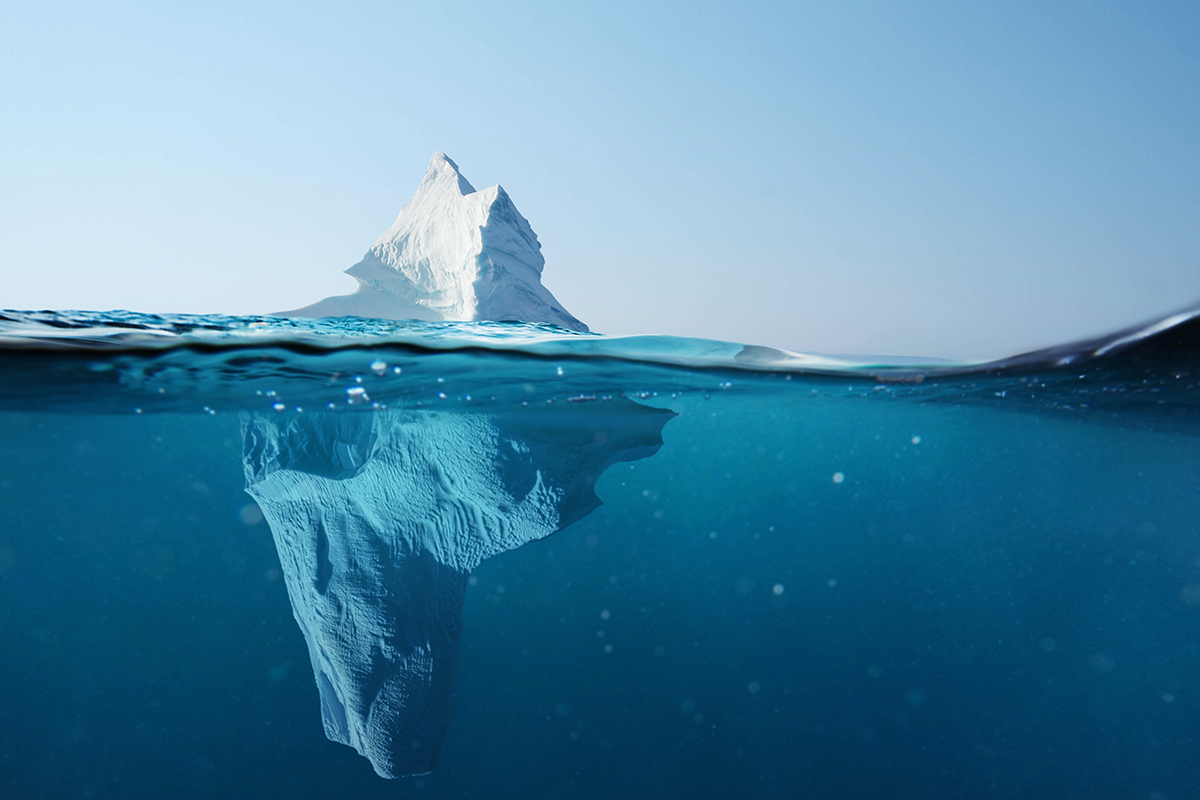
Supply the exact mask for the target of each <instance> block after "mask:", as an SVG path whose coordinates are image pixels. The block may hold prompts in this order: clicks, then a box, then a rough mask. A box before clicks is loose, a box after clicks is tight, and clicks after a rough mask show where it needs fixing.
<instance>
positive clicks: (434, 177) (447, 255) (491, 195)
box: [282, 151, 588, 331]
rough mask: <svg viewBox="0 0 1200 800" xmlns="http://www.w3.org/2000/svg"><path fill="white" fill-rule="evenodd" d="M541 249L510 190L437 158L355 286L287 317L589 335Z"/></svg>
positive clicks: (356, 273)
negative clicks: (496, 324)
mask: <svg viewBox="0 0 1200 800" xmlns="http://www.w3.org/2000/svg"><path fill="white" fill-rule="evenodd" d="M541 249H542V246H541V244H540V243H539V242H538V239H537V235H536V234H535V233H534V232H533V228H531V227H530V225H529V221H528V220H526V219H525V217H523V216H521V212H520V211H518V210H517V207H516V206H515V205H514V204H513V201H512V200H511V199H510V198H509V196H508V193H507V192H505V191H504V189H503V187H501V186H499V185H497V186H492V187H491V188H488V189H482V190H479V191H476V190H475V188H474V187H473V186H472V185H471V184H470V182H469V181H468V180H467V179H466V178H465V177H463V175H462V173H461V172H459V169H458V165H457V164H455V163H454V162H453V161H451V160H450V159H449V158H447V157H446V154H445V153H442V152H440V151H439V152H437V153H434V154H433V158H432V159H430V161H429V169H428V170H427V171H426V173H425V178H424V180H422V181H421V185H420V186H418V187H417V191H416V192H415V193H414V194H413V196H412V199H410V200H409V201H408V202H407V203H405V204H404V208H402V209H401V210H400V215H399V216H398V217H396V221H395V222H394V223H393V224H392V226H391V227H390V228H388V229H387V231H386V232H385V233H384V234H383V235H382V236H380V237H379V239H378V240H377V241H376V242H375V244H374V245H372V247H371V249H370V250H368V251H367V253H366V255H364V256H363V258H362V260H361V261H359V262H358V263H357V264H355V265H354V266H352V267H350V268H349V269H347V270H346V274H348V275H350V276H351V277H353V278H354V279H355V280H356V281H358V288H357V289H356V290H355V291H354V292H353V293H351V294H348V295H339V296H335V297H327V298H325V299H324V300H321V301H319V302H317V303H313V304H312V305H309V306H305V307H304V308H300V309H296V310H295V311H286V312H282V315H283V316H289V317H342V316H357V317H373V318H379V319H397V320H399V319H416V320H422V321H425V322H441V321H443V320H447V321H479V320H519V321H522V322H542V323H551V324H554V325H558V326H560V327H563V328H568V329H570V330H576V331H586V330H587V329H588V328H587V326H586V325H584V324H583V323H582V322H580V321H579V320H578V319H576V318H575V317H574V316H572V315H571V314H570V313H568V312H567V311H566V310H565V309H564V308H563V307H562V304H561V303H559V302H558V300H556V299H555V298H554V295H552V294H551V293H550V290H549V289H547V288H546V287H545V286H543V285H542V269H543V268H544V267H545V264H546V259H545V258H543V257H542V252H541Z"/></svg>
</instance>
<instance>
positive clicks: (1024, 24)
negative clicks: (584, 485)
mask: <svg viewBox="0 0 1200 800" xmlns="http://www.w3.org/2000/svg"><path fill="white" fill-rule="evenodd" d="M0 118H3V123H2V124H0V187H3V191H0V308H16V309H43V308H53V309H96V310H107V309H115V308H125V309H131V310H136V311H147V312H186V313H230V314H256V313H264V312H271V311H279V310H282V309H288V308H296V307H299V306H302V305H306V304H308V303H311V302H314V301H316V300H318V299H320V298H322V297H325V296H328V295H332V294H343V293H346V292H349V291H351V290H352V289H353V288H354V286H355V283H354V281H353V279H352V278H350V277H348V276H345V275H343V274H342V270H344V269H345V268H347V267H349V266H350V265H351V264H353V263H355V262H356V261H358V260H359V258H360V257H361V256H362V254H363V253H364V252H365V251H366V250H367V248H368V247H370V245H371V244H372V243H373V242H374V241H375V239H376V238H377V237H378V236H379V235H380V234H381V233H383V231H384V230H386V229H387V227H388V226H389V225H390V224H391V223H392V221H393V220H394V219H395V216H396V214H397V213H398V212H399V210H400V207H401V206H402V205H403V204H404V202H405V201H406V200H407V199H408V197H409V196H410V195H411V194H412V192H413V190H414V189H415V188H416V186H417V184H418V183H419V182H420V180H421V177H422V175H423V174H424V171H425V167H426V165H427V163H428V160H429V158H430V156H431V155H432V154H433V152H434V151H437V150H443V151H445V152H446V153H447V154H448V155H449V156H450V157H451V158H452V159H454V160H455V162H456V163H457V164H458V165H459V166H460V168H461V169H462V171H463V174H464V175H466V176H467V178H468V179H469V180H470V181H471V182H472V183H473V184H474V185H475V186H476V187H477V188H483V187H486V186H491V185H494V184H496V183H499V184H501V185H503V186H504V188H505V189H506V190H507V191H508V193H509V195H510V196H511V197H512V199H513V201H514V202H515V203H516V205H517V207H518V208H519V209H520V210H521V212H522V213H523V214H524V216H525V217H526V218H528V219H529V221H530V222H531V224H532V226H533V228H534V230H535V231H536V232H537V234H538V236H539V239H540V240H541V243H542V252H543V254H544V255H545V257H546V269H545V273H544V275H543V282H544V283H545V285H546V286H547V287H548V288H549V289H550V290H551V291H552V292H554V294H555V295H556V296H557V297H558V299H559V300H560V301H561V302H562V303H563V305H564V306H565V307H566V308H567V309H568V310H569V311H571V312H572V313H573V314H574V315H575V316H577V317H579V318H580V319H582V320H583V321H585V322H586V323H588V324H589V325H590V326H591V327H592V329H593V330H597V331H601V332H605V333H656V334H675V335H684V336H701V337H708V338H715V339H726V340H730V341H739V342H747V343H754V344H764V345H772V346H776V347H783V348H787V349H791V350H803V351H815V352H824V353H874V354H894V355H921V356H937V357H946V358H955V359H976V358H990V357H999V356H1003V355H1009V354H1013V353H1017V352H1022V351H1025V350H1029V349H1032V348H1035V347H1039V346H1045V345H1050V344H1055V343H1061V342H1065V341H1068V340H1073V339H1077V338H1081V337H1084V336H1089V335H1094V334H1100V333H1104V332H1106V331H1110V330H1113V329H1117V328H1120V327H1123V326H1127V325H1131V324H1134V323H1137V322H1140V321H1143V320H1147V319H1150V318H1154V317H1158V316H1161V315H1164V314H1166V313H1169V312H1171V311H1174V310H1177V309H1179V308H1181V307H1184V306H1189V305H1192V304H1195V303H1196V302H1200V4H1197V3H1195V2H1194V0H1192V1H1191V2H1176V3H1170V2H1146V3H1137V4H1134V3H1110V2H1105V1H1104V0H1100V1H1099V2H1086V3H1085V2H1071V1H1070V0H1067V1H1066V2H1057V3H1044V2H1022V1H1021V0H1009V1H1008V2H980V3H959V2H920V1H919V0H918V1H917V2H905V3H870V2H868V3H857V2H842V3H804V2H796V1H795V0H792V1H791V2H753V1H752V0H751V1H749V2H747V1H745V0H743V1H742V2H738V3H732V2H729V3H704V2H690V3H671V2H661V3H653V4H646V3H630V2H605V3H578V4H575V3H562V2H521V1H520V0H515V1H514V2H506V3H495V2H487V3H484V2H479V3H472V2H453V1H452V0H440V1H439V2H437V3H431V2H427V3H422V4H408V3H404V2H388V3H337V4H327V3H309V2H288V3H269V2H268V3H254V2H237V3H226V2H221V0H215V1H211V0H210V2H205V3H194V4H193V3H185V2H174V3H158V4H155V3H127V2H106V3H103V4H96V3H78V4H72V3H58V2H44V3H36V4H34V3H27V4H11V5H10V7H8V8H6V11H5V22H4V24H3V26H0Z"/></svg>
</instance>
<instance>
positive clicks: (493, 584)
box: [0, 312, 1200, 798]
mask: <svg viewBox="0 0 1200 800" xmlns="http://www.w3.org/2000/svg"><path fill="white" fill-rule="evenodd" d="M0 344H2V345H3V347H2V348H0V511H2V516H0V520H2V521H0V648H2V652H3V657H0V721H2V722H3V724H2V725H0V794H2V795H3V796H5V797H147V798H149V797H155V798H157V797H178V798H187V797H197V798H201V797H203V798H209V797H288V798H295V797H313V798H329V797H364V798H365V797H397V796H401V797H447V798H449V797H487V798H495V797H514V798H517V797H519V798H542V797H546V798H550V797H764V798H774V797H779V798H792V797H914V798H916V797H920V798H935V797H1029V798H1047V797H1129V798H1177V797H1178V798H1183V797H1194V796H1196V793H1197V791H1200V788H1198V787H1200V759H1197V757H1196V753H1197V751H1198V747H1197V746H1198V745H1200V447H1198V445H1200V326H1198V325H1197V318H1196V317H1195V315H1182V316H1180V317H1178V318H1176V319H1174V320H1173V321H1171V322H1170V324H1164V325H1159V326H1157V327H1154V326H1152V327H1151V328H1148V329H1143V330H1142V331H1141V332H1140V333H1133V334H1130V333H1128V332H1126V333H1123V334H1120V335H1116V336H1114V337H1109V338H1107V339H1105V340H1102V341H1099V340H1098V341H1097V342H1092V343H1085V344H1083V345H1079V346H1075V347H1072V348H1059V349H1055V350H1052V351H1046V352H1044V353H1041V354H1034V355H1033V356H1030V357H1026V358H1017V359H1011V360H1008V361H1005V362H997V363H995V364H990V365H944V364H929V365H889V364H875V363H870V362H869V361H859V362H850V361H838V360H836V359H824V358H820V357H800V356H795V355H792V354H785V353H781V352H777V351H770V350H767V349H765V348H742V347H739V346H735V345H727V344H724V343H717V342H701V341H695V340H676V339H668V338H661V337H640V338H634V339H611V338H606V337H599V336H591V335H574V334H570V333H569V332H565V331H561V330H558V329H551V328H547V327H544V326H524V325H518V324H508V325H505V324H479V325H420V324H413V323H382V322H368V321H361V320H354V321H350V320H341V321H336V320H326V321H322V322H301V321H287V320H272V319H270V318H262V319H259V318H254V319H230V318H215V317H213V318H197V317H148V316H141V315H132V314H107V315H105V314H49V313H43V314H16V313H11V312H5V315H4V319H3V320H0ZM618 403H625V404H631V405H636V406H642V407H645V408H646V409H667V410H669V411H670V412H673V413H674V416H669V415H666V414H664V415H663V416H662V417H660V418H656V419H659V420H660V421H661V423H662V424H661V426H660V428H661V433H660V436H661V446H659V447H657V450H656V452H653V454H650V455H645V454H644V453H643V454H641V455H636V454H634V455H628V460H621V461H615V462H613V463H610V464H607V466H605V467H604V469H603V470H602V471H601V472H600V474H599V475H598V477H597V478H596V479H595V483H594V487H592V488H593V490H594V493H595V496H596V497H597V498H598V499H599V500H600V501H602V503H603V505H601V506H599V507H598V508H595V509H594V510H591V511H590V513H586V514H585V515H583V516H581V517H580V518H578V519H577V520H575V521H573V522H571V524H569V525H566V526H565V527H564V529H562V530H560V531H559V532H557V533H554V535H552V536H548V537H546V538H542V539H540V540H537V541H532V542H529V543H527V544H524V545H523V546H520V547H517V548H515V549H511V550H508V551H506V552H500V553H499V554H496V555H494V556H492V557H490V558H487V559H486V560H483V561H482V562H481V563H479V564H478V565H477V566H475V567H474V569H473V570H471V571H470V574H469V577H467V578H465V581H466V594H465V601H464V604H463V607H462V612H461V630H459V631H458V633H459V634H460V640H461V651H460V653H459V654H458V656H457V680H456V684H455V685H456V687H457V688H456V693H455V697H454V698H453V699H454V700H455V704H456V710H455V711H454V713H453V722H452V723H451V724H450V727H449V731H448V734H447V735H446V737H445V742H444V747H443V748H442V749H441V750H440V756H437V757H436V766H435V767H434V768H433V770H432V772H430V773H429V774H425V775H422V776H417V777H401V778H398V779H396V780H391V781H389V780H385V779H383V778H380V777H379V776H378V775H377V774H376V771H375V770H373V769H372V765H371V763H369V762H368V761H367V760H366V759H364V758H362V757H361V756H360V755H358V754H357V753H356V752H355V750H354V749H351V747H347V746H344V745H343V744H338V743H335V742H332V741H329V740H328V739H327V737H326V734H325V731H324V729H323V726H322V711H321V703H320V700H319V696H318V691H317V684H316V683H315V682H314V671H313V665H312V661H311V655H312V650H311V648H310V646H309V645H307V644H306V639H305V636H304V634H303V633H302V630H301V628H300V627H298V626H297V620H298V619H299V618H300V615H299V613H298V612H295V611H294V608H293V605H292V603H291V602H290V601H289V588H294V587H292V586H291V585H290V584H289V579H288V576H287V575H285V574H284V572H285V570H284V565H283V564H281V562H280V557H279V550H277V547H276V542H275V540H274V539H273V536H272V531H271V530H270V524H271V520H270V519H268V518H267V515H265V514H264V511H267V512H268V513H269V512H270V509H264V507H260V505H259V504H257V503H256V502H255V501H254V500H253V499H252V497H251V496H250V495H249V494H247V492H246V486H247V474H248V473H247V469H246V463H247V450H246V443H247V429H248V428H247V425H248V420H255V419H259V420H264V421H265V423H264V424H275V423H273V422H271V421H272V420H282V419H284V418H287V419H289V420H305V419H318V418H319V419H322V420H335V421H336V424H337V425H340V426H345V425H351V426H355V425H358V426H361V425H363V424H366V423H363V422H362V420H370V419H375V420H384V419H390V418H392V416H390V415H407V416H406V417H405V419H407V420H418V421H419V420H422V419H452V420H453V419H469V420H475V419H485V418H486V419H493V418H499V417H500V416H501V415H505V414H509V415H511V414H518V413H519V414H521V415H523V416H521V417H520V419H521V420H523V422H522V424H523V425H524V426H525V429H526V430H534V431H535V432H536V429H537V428H538V426H539V425H541V426H543V427H545V429H546V431H548V433H546V435H547V436H549V437H551V438H553V437H554V436H564V437H569V436H575V435H577V434H578V432H579V431H581V430H582V431H585V432H586V433H587V434H588V435H589V436H590V433H591V428H592V427H595V428H596V429H597V431H598V432H599V431H600V428H601V427H604V431H606V432H609V433H611V431H613V430H615V429H616V428H617V427H619V426H618V425H617V424H616V423H611V424H610V422H605V423H603V426H602V425H601V423H593V422H591V420H595V419H601V418H603V417H604V415H605V414H607V413H610V412H608V411H605V409H611V408H616V406H614V405H613V404H618ZM647 413H651V412H649V411H648V412H647ZM563 414H570V415H575V416H571V417H564V416H562V415H563ZM310 415H315V416H310ZM422 415H426V416H422ZM430 415H434V416H430ZM568 418H569V419H571V420H574V422H572V423H571V424H570V425H566V426H565V427H564V426H563V425H562V423H561V420H563V419H568ZM346 420H349V422H346ZM322 424H327V423H322ZM328 424H333V423H328ZM371 424H373V425H374V424H378V423H371ZM414 424H416V423H414ZM656 424H657V423H656ZM589 426H591V427H589ZM606 435H608V434H607V433H606ZM651 449H654V448H651ZM639 452H640V451H639ZM547 474H549V473H547ZM396 506H397V507H398V508H399V509H400V510H401V511H403V507H404V504H403V503H402V502H401V503H397V504H396ZM334 638H335V639H336V637H334ZM329 646H330V647H336V646H337V642H336V641H334V642H333V643H332V644H330V645H329Z"/></svg>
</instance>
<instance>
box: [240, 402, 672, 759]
mask: <svg viewBox="0 0 1200 800" xmlns="http://www.w3.org/2000/svg"><path fill="white" fill-rule="evenodd" d="M674 416H675V414H674V412H671V411H666V410H661V409H657V408H651V407H647V406H642V405H639V404H637V403H635V402H633V401H632V400H628V399H625V398H615V399H613V400H609V401H607V402H601V401H597V402H594V403H589V404H586V405H585V404H572V405H566V404H563V405H561V406H557V407H541V408H536V409H534V408H527V409H521V410H520V411H516V412H505V413H498V414H483V413H456V412H440V411H422V410H413V411H392V410H387V411H376V412H359V413H355V412H321V413H316V414H304V413H292V412H286V413H277V414H270V413H269V412H268V413H257V412H256V413H253V414H250V413H243V415H242V433H243V441H244V450H243V464H244V468H245V474H246V490H247V492H249V493H250V495H251V496H252V497H253V498H254V499H255V501H256V502H257V503H258V505H259V507H260V508H261V509H262V512H263V515H264V516H265V518H266V520H267V522H268V524H269V525H270V528H271V531H272V535H273V536H274V539H275V544H276V547H277V548H278V551H279V559H280V562H281V565H282V568H283V573H284V579H285V582H286V584H287V589H288V596H289V598H290V600H291V603H292V610H293V613H294V616H295V618H296V621H297V622H298V623H299V625H300V628H301V630H302V631H303V633H304V637H305V640H306V641H307V643H308V651H309V657H310V659H311V661H312V666H313V673H314V676H315V678H316V682H317V689H318V692H319V694H320V699H321V716H322V719H323V722H324V726H325V733H326V735H327V736H328V737H329V738H330V739H332V740H333V741H336V742H341V743H343V744H347V745H349V746H351V747H353V748H354V749H355V750H357V751H358V752H359V753H360V754H362V755H364V756H366V757H367V758H368V759H369V760H370V762H371V764H372V765H373V766H374V768H375V771H376V772H377V773H378V774H379V775H381V776H383V777H385V778H392V777H399V776H403V775H416V774H424V773H427V772H429V771H431V770H432V769H433V767H434V764H435V763H436V761H437V758H438V754H439V753H440V751H441V749H442V745H443V743H444V742H445V740H446V734H447V731H448V728H449V724H450V719H451V717H452V716H453V713H454V687H455V675H456V673H457V669H458V656H459V641H460V638H461V635H462V627H463V623H462V613H463V599H464V596H465V593H466V588H467V584H468V578H469V575H470V572H471V570H473V569H474V568H475V567H476V566H477V565H478V564H479V563H480V562H481V561H482V560H483V559H485V558H488V557H490V556H493V555H496V554H498V553H502V552H505V551H507V550H512V549H514V548H516V547H519V546H521V545H522V544H525V543H526V542H530V541H533V540H535V539H541V538H543V537H546V536H549V535H550V534H552V533H555V532H556V531H559V530H562V529H563V528H565V527H566V526H568V525H570V524H571V523H573V522H575V521H577V520H578V519H580V518H582V517H584V516H586V515H587V514H589V513H591V512H592V511H593V510H595V509H596V508H597V507H598V506H599V505H600V502H601V501H600V499H599V497H597V495H596V493H595V491H594V488H593V487H594V485H595V482H596V479H597V478H598V477H599V476H600V475H601V474H602V473H603V472H604V471H605V470H606V469H608V468H609V467H610V466H611V465H613V464H614V463H616V462H618V461H633V460H637V459H641V458H645V457H647V456H650V455H653V454H654V453H656V452H657V451H658V449H659V448H660V447H661V446H662V438H661V431H662V427H663V425H665V424H666V422H667V421H668V420H669V419H671V418H672V417H674Z"/></svg>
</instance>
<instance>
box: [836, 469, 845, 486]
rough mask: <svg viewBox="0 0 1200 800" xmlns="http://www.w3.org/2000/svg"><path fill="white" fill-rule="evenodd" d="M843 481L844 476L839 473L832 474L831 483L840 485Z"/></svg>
mask: <svg viewBox="0 0 1200 800" xmlns="http://www.w3.org/2000/svg"><path fill="white" fill-rule="evenodd" d="M844 480H846V476H845V475H843V474H842V473H840V472H835V473H833V482H834V483H841V482H842V481H844Z"/></svg>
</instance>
